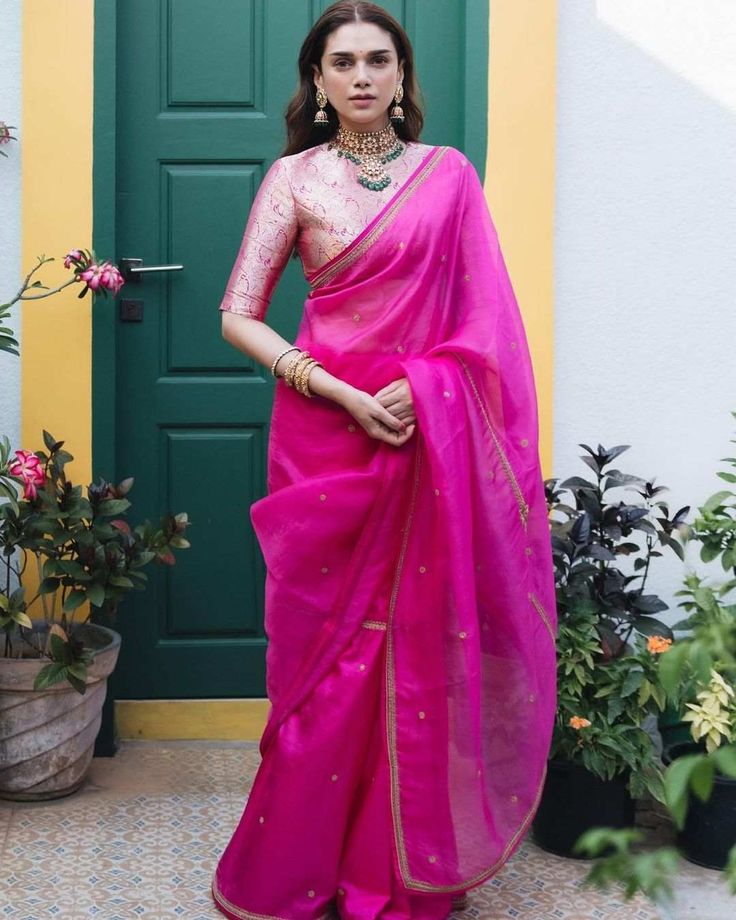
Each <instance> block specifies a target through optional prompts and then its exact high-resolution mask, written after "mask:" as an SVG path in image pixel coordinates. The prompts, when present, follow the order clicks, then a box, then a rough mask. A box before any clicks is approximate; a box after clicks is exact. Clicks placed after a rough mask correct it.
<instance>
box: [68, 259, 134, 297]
mask: <svg viewBox="0 0 736 920" xmlns="http://www.w3.org/2000/svg"><path fill="white" fill-rule="evenodd" d="M77 277H78V278H79V279H80V280H81V281H84V283H85V284H86V285H87V287H88V288H90V290H92V291H96V290H98V288H103V289H105V290H108V291H112V293H113V294H117V292H118V291H119V290H120V288H121V287H122V286H123V284H125V282H124V280H123V276H122V275H121V274H120V272H119V271H118V268H117V266H116V265H113V264H112V263H111V262H103V263H102V264H101V265H98V264H97V263H96V262H92V263H91V264H90V265H88V266H87V267H86V268H85V269H84V271H81V272H79V273H78V275H77Z"/></svg>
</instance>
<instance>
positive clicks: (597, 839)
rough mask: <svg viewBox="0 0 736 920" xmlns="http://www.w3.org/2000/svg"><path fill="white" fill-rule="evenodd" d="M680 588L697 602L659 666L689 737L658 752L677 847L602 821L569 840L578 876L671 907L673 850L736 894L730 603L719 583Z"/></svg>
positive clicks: (734, 624)
mask: <svg viewBox="0 0 736 920" xmlns="http://www.w3.org/2000/svg"><path fill="white" fill-rule="evenodd" d="M732 587H733V585H732V583H731V588H732ZM683 593H685V594H687V595H688V596H689V597H690V598H691V601H690V602H687V603H692V604H695V605H696V607H697V609H696V610H695V613H694V614H693V615H692V616H691V617H690V620H689V624H690V628H691V629H692V633H691V634H690V635H689V636H688V637H687V638H685V639H679V640H677V641H676V642H675V643H674V645H673V646H672V649H671V650H670V651H669V652H668V654H667V655H666V656H665V657H664V658H663V659H662V663H661V673H660V678H661V680H662V683H663V685H664V686H665V687H666V688H667V692H668V697H669V698H670V699H671V700H673V701H674V704H675V706H676V708H677V709H678V711H679V708H680V707H681V706H684V710H685V713H684V714H685V716H687V717H688V718H687V719H686V721H685V723H684V724H686V725H689V726H691V729H692V734H691V740H690V742H689V743H688V742H685V743H683V742H679V741H678V742H673V743H672V744H671V745H669V746H666V747H665V749H664V752H663V759H664V761H665V763H666V764H667V767H666V770H665V774H664V785H665V793H666V799H665V806H666V811H667V813H668V815H669V816H670V818H671V819H672V822H673V824H674V827H675V830H676V836H675V842H676V844H677V848H675V847H673V846H670V845H663V846H657V847H654V848H651V846H650V847H647V848H645V839H644V838H645V835H644V833H643V831H642V830H640V829H639V828H627V829H623V830H622V829H614V828H612V827H603V826H602V827H595V828H591V829H589V830H588V831H586V832H585V833H584V834H583V835H582V836H581V837H580V839H579V840H578V841H577V843H576V844H575V850H576V852H578V853H580V854H581V855H585V856H587V857H588V858H595V859H596V863H595V864H594V866H593V868H591V870H590V871H589V873H588V875H587V877H586V879H585V881H586V882H589V883H592V884H595V885H597V886H598V887H599V888H601V889H604V890H605V889H606V888H607V887H608V885H610V884H611V882H616V883H623V884H624V890H625V896H626V898H627V899H629V898H632V897H634V895H635V894H637V893H638V892H642V893H643V894H645V895H646V896H647V897H649V898H650V899H651V900H652V901H653V902H654V903H656V904H658V905H659V906H661V907H663V908H668V907H671V906H672V901H673V884H672V882H673V878H674V876H675V873H676V871H677V868H678V855H680V854H681V855H683V856H684V857H685V858H686V859H688V860H690V861H692V862H695V863H697V864H698V865H703V866H707V867H708V868H711V869H721V870H724V872H725V875H726V878H727V881H728V884H729V888H730V892H731V894H734V895H736V817H735V812H734V802H735V800H736V743H734V741H735V740H736V739H735V738H734V735H735V734H736V733H735V732H734V726H736V718H734V716H735V710H736V707H735V706H734V703H733V699H734V697H733V695H732V692H729V688H731V690H733V685H734V683H735V682H736V616H735V615H734V614H735V612H736V605H733V604H731V605H726V604H724V603H723V601H722V596H723V594H725V593H727V591H726V590H724V586H723V585H721V586H719V587H718V588H715V589H714V588H711V587H709V586H705V585H704V584H703V582H702V579H700V578H699V577H697V576H695V575H689V576H688V577H687V578H686V588H685V589H684V591H683ZM677 625H678V626H679V625H680V624H677ZM634 847H636V848H637V850H636V851H634V849H633V848H634ZM611 851H613V852H612V853H611ZM607 853H610V854H611V855H607ZM599 857H600V858H599Z"/></svg>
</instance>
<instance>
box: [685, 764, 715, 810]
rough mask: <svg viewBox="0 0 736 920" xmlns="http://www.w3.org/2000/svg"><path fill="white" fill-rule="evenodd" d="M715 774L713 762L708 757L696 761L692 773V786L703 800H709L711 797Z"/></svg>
mask: <svg viewBox="0 0 736 920" xmlns="http://www.w3.org/2000/svg"><path fill="white" fill-rule="evenodd" d="M714 774H715V770H714V769H713V763H712V761H711V760H709V759H707V758H706V759H703V760H701V761H700V763H696V764H695V766H694V767H693V769H692V771H691V773H690V788H691V789H692V790H693V792H694V793H695V795H697V797H698V798H699V799H700V800H701V802H707V801H708V799H709V798H710V793H711V790H712V789H713V780H714Z"/></svg>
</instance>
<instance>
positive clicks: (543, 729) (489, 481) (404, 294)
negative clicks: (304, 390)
mask: <svg viewBox="0 0 736 920" xmlns="http://www.w3.org/2000/svg"><path fill="white" fill-rule="evenodd" d="M308 281H309V283H310V288H311V289H310V292H309V294H308V296H307V298H306V301H305V304H304V312H303V315H302V319H301V323H300V326H299V332H298V335H297V338H296V340H295V344H296V345H299V346H300V347H302V348H306V349H308V350H309V351H310V353H311V354H312V355H314V356H315V357H317V358H319V360H320V361H322V362H323V364H324V366H325V368H326V369H327V370H329V371H330V372H331V373H332V374H335V375H336V376H338V377H340V378H343V379H344V380H346V381H348V382H349V383H351V384H353V385H354V386H356V387H358V388H360V389H362V390H365V391H368V392H370V393H372V394H373V393H375V392H377V391H378V390H379V389H380V388H381V387H382V386H384V385H386V384H387V383H389V382H391V381H392V380H395V379H397V378H399V377H407V378H408V380H409V383H410V386H411V391H412V394H413V400H414V406H415V410H416V415H417V428H416V430H415V433H414V435H413V436H412V437H411V438H410V440H409V441H408V442H407V443H406V444H404V445H403V446H401V447H395V446H393V445H390V444H385V443H383V442H379V441H377V440H375V439H372V438H370V437H369V436H368V435H367V434H366V433H365V432H364V431H363V429H362V428H361V427H360V426H359V425H357V423H355V422H354V420H353V419H352V418H351V417H350V415H349V414H348V413H347V412H346V411H345V410H344V409H342V408H341V407H340V406H338V405H337V404H336V403H334V402H332V401H330V400H327V399H323V398H320V397H315V398H314V399H311V400H306V399H305V398H304V397H303V396H302V395H300V394H299V393H297V392H296V391H294V390H292V389H289V388H288V387H287V386H286V385H285V384H284V383H283V381H279V382H278V384H277V387H276V394H275V400H274V409H273V416H272V422H271V433H270V441H269V458H268V494H267V495H266V496H265V497H264V498H262V499H260V500H259V501H257V502H255V504H253V505H252V507H251V520H252V523H253V526H254V528H255V531H256V534H257V537H258V540H259V543H260V546H261V549H262V552H263V555H264V559H265V562H266V567H267V579H266V607H265V610H266V619H265V628H266V633H267V636H268V643H269V644H268V649H267V658H266V666H267V692H268V696H269V699H270V701H271V704H272V705H271V709H270V714H269V720H268V724H267V726H266V729H265V731H264V734H263V737H262V739H261V745H260V747H261V753H262V754H263V756H264V758H265V757H266V756H267V754H268V751H269V748H270V746H271V745H272V744H273V743H274V740H275V738H276V737H277V735H278V732H279V730H280V727H281V726H283V725H284V722H285V720H287V719H288V718H289V716H290V715H291V714H293V713H294V712H296V711H297V710H298V709H299V707H301V706H303V705H304V704H305V703H306V702H307V701H308V700H309V699H310V695H311V694H312V693H314V692H315V689H316V688H317V687H320V688H321V692H325V691H326V690H327V691H329V688H326V687H325V683H324V682H325V680H326V679H329V675H330V673H333V672H332V671H331V669H333V668H334V666H335V663H336V662H338V661H339V660H340V656H341V654H343V653H344V651H345V649H346V648H348V647H349V645H350V643H351V642H352V641H353V640H354V638H355V636H356V633H357V631H359V630H361V628H364V627H366V626H367V627H368V628H370V627H371V624H372V623H373V624H377V627H376V628H384V627H385V630H386V654H385V674H384V675H383V680H384V682H385V683H384V689H385V706H386V711H385V714H384V715H385V731H386V737H385V741H386V750H387V756H388V761H389V771H390V808H391V816H392V821H393V833H394V843H395V847H396V854H397V858H398V865H399V868H400V873H401V880H402V882H403V884H404V885H405V886H406V887H407V888H408V889H411V890H416V891H426V892H458V891H462V890H464V889H467V888H469V887H472V886H473V885H476V884H479V883H480V882H481V881H483V880H484V879H486V878H488V877H489V876H491V875H493V874H494V873H495V872H497V871H498V869H499V868H500V867H501V866H502V865H503V863H504V862H505V861H506V860H507V859H508V858H509V856H510V855H511V854H512V853H513V851H514V849H515V848H516V846H518V844H519V843H520V841H521V839H522V837H523V835H524V833H525V831H526V830H527V828H528V827H529V824H530V821H531V819H532V817H533V814H534V812H535V810H536V807H537V804H538V802H539V797H540V795H541V790H542V785H543V782H544V777H545V767H546V761H547V755H548V749H549V742H550V737H551V730H552V722H553V716H554V711H555V703H556V695H555V694H556V691H555V641H554V639H555V631H556V616H555V600H554V579H553V569H552V559H551V548H550V537H549V524H548V518H547V509H546V504H545V498H544V488H543V481H542V475H541V470H540V464H539V454H538V423H537V402H536V394H535V385H534V377H533V372H532V364H531V358H530V354H529V351H528V346H527V340H526V336H525V332H524V327H523V323H522V319H521V316H520V312H519V309H518V305H517V302H516V299H515V296H514V292H513V290H512V286H511V283H510V280H509V276H508V273H507V270H506V266H505V264H504V259H503V256H502V254H501V250H500V248H499V244H498V238H497V234H496V231H495V228H494V225H493V222H492V219H491V216H490V213H489V211H488V207H487V204H486V200H485V197H484V194H483V189H482V186H481V184H480V181H479V179H478V176H477V173H476V172H475V169H474V168H473V166H472V164H471V163H470V162H469V161H468V160H467V159H466V158H465V156H464V155H463V154H462V153H461V152H460V151H458V150H456V149H455V148H453V147H444V146H443V147H434V148H432V149H431V150H430V152H429V153H428V155H427V156H426V158H425V159H424V161H423V162H422V163H421V164H420V165H419V167H418V168H417V169H416V170H415V172H414V173H413V174H412V175H411V176H410V177H409V179H408V180H407V181H406V182H405V184H404V185H403V186H402V187H401V188H400V189H399V191H398V192H397V193H396V194H395V195H394V197H393V198H392V199H391V200H390V201H389V202H388V203H387V204H386V206H385V207H384V208H383V209H382V210H381V211H380V212H379V213H378V214H377V215H376V217H375V218H374V219H373V220H372V221H371V222H370V223H369V224H368V225H367V226H366V227H365V229H364V230H363V231H362V232H361V233H360V234H359V235H358V236H357V237H356V238H355V239H354V240H353V241H352V243H350V245H348V246H347V248H346V249H344V250H343V251H342V252H341V253H339V255H338V256H336V257H335V258H333V259H332V260H330V261H329V262H328V263H327V264H326V265H323V266H322V267H321V268H320V269H319V271H317V272H316V273H314V274H313V275H311V276H310V277H309V278H308ZM320 730H321V729H320V724H319V723H316V724H315V726H314V731H315V732H319V731H320ZM345 743H346V744H349V743H350V738H349V737H348V738H346V739H345ZM294 782H295V783H298V782H299V777H298V776H295V777H294ZM283 833H284V834H285V835H288V834H289V827H288V826H284V828H283Z"/></svg>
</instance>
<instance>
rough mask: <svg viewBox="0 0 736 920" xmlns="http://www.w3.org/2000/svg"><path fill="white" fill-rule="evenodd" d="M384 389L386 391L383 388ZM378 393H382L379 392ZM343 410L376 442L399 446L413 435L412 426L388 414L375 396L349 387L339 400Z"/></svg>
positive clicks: (390, 413) (413, 426)
mask: <svg viewBox="0 0 736 920" xmlns="http://www.w3.org/2000/svg"><path fill="white" fill-rule="evenodd" d="M385 389H388V387H387V388H385ZM379 392H383V391H382V390H379ZM340 403H341V405H342V406H343V408H345V409H347V411H348V412H349V413H350V414H351V415H352V416H353V418H354V419H355V421H356V422H358V423H359V424H360V425H361V426H362V427H363V428H364V429H365V431H366V432H367V433H368V434H369V435H370V436H371V437H372V438H376V440H378V441H385V442H386V443H387V444H394V445H396V446H400V445H402V444H405V443H406V442H407V441H408V440H409V438H410V437H411V436H412V435H413V434H414V428H415V427H416V426H415V425H414V424H410V423H407V422H405V421H403V420H402V419H399V418H397V417H396V416H395V415H394V414H393V413H392V412H389V410H388V409H387V408H385V406H383V405H382V404H381V402H380V401H379V400H378V399H376V397H375V396H371V394H370V393H366V392H365V391H364V390H359V389H357V388H356V387H350V389H349V391H348V393H347V394H346V395H345V396H344V397H343V398H342V399H341V400H340Z"/></svg>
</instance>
